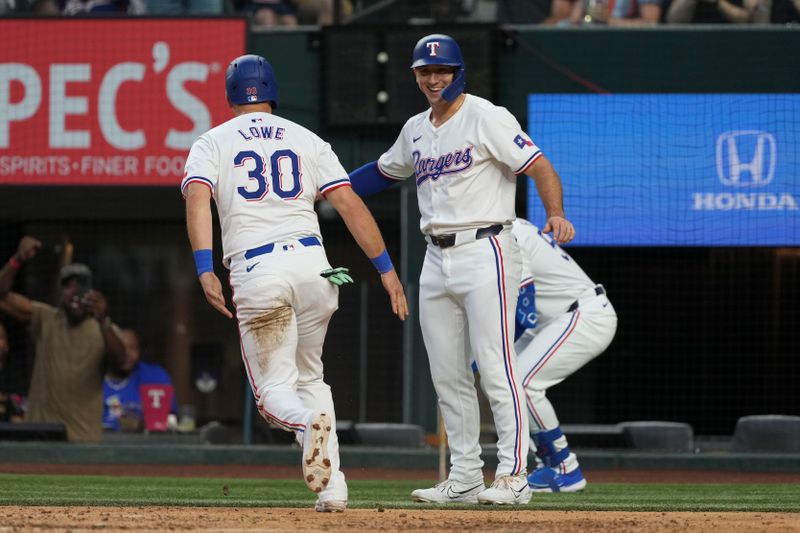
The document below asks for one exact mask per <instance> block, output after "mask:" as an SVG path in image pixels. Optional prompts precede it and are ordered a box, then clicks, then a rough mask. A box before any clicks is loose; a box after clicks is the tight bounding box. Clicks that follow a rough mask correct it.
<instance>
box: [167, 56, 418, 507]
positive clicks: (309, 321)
mask: <svg viewBox="0 0 800 533" xmlns="http://www.w3.org/2000/svg"><path fill="white" fill-rule="evenodd" d="M225 90H226V91H225V92H226V96H227V99H228V102H229V104H230V106H231V110H232V111H233V114H234V115H235V116H234V118H232V119H231V120H229V121H228V122H225V123H224V124H222V125H220V126H217V127H216V128H213V129H211V130H210V131H208V132H206V133H205V134H203V135H202V136H201V137H200V138H198V139H197V140H196V141H195V143H194V144H193V145H192V148H191V151H190V152H189V157H188V160H187V162H186V172H185V177H184V179H183V181H182V183H181V190H182V192H183V194H184V197H185V198H186V220H187V229H188V234H189V241H190V242H191V245H192V250H194V256H195V263H196V267H197V275H198V277H199V281H200V284H201V285H202V288H203V292H204V293H205V297H206V300H208V302H209V303H210V304H211V305H212V306H213V307H214V308H215V309H216V310H217V311H219V312H220V313H222V314H223V315H225V316H227V317H228V318H231V317H232V314H231V312H230V311H229V310H228V308H227V306H226V302H225V297H224V296H223V294H222V288H221V284H220V281H219V279H218V278H217V276H216V275H215V274H214V270H213V266H212V253H211V246H212V230H211V226H212V216H211V206H210V201H211V199H212V198H213V199H214V201H215V202H216V205H217V211H218V214H219V219H220V224H221V226H222V248H223V263H224V265H225V266H226V267H227V268H228V269H229V270H230V283H231V286H232V288H233V304H234V306H235V309H236V318H237V319H238V323H239V334H240V336H241V347H242V359H243V360H244V364H245V369H246V371H247V375H248V377H249V380H250V385H251V387H252V389H253V394H254V396H255V400H256V404H257V406H258V410H259V412H260V413H261V415H262V416H263V417H264V418H265V419H266V420H268V421H269V422H272V423H274V424H276V425H277V426H279V427H281V428H283V429H285V430H287V431H293V432H294V433H295V435H296V438H297V440H298V442H299V443H300V444H301V445H302V447H303V461H302V466H303V477H304V479H305V481H306V484H307V485H308V487H309V488H310V489H311V490H313V491H314V492H316V493H317V494H318V499H317V501H316V504H315V508H316V510H317V511H343V510H344V509H345V507H346V505H347V485H346V483H345V477H344V474H342V472H341V471H340V470H339V452H338V441H337V439H336V431H335V430H334V428H335V415H334V409H333V399H332V397H331V391H330V387H329V386H328V385H327V384H326V383H325V382H324V381H323V372H322V360H321V358H322V345H323V341H324V340H325V332H326V330H327V328H328V322H329V320H330V318H331V315H332V314H333V312H334V311H335V310H336V309H337V305H338V303H337V301H338V294H339V291H338V285H340V284H342V283H347V282H350V281H352V280H351V279H350V278H349V276H347V273H346V269H341V268H339V269H331V265H330V264H329V263H328V259H327V258H326V255H325V250H324V249H323V247H322V236H321V233H320V228H319V221H318V219H317V216H316V214H315V212H314V201H315V200H316V199H317V197H318V196H320V195H321V196H324V197H325V198H326V199H327V200H328V201H329V202H330V203H331V205H333V207H334V208H336V210H337V211H338V212H339V214H340V215H341V216H342V218H343V219H344V221H345V223H346V224H347V227H348V228H349V230H350V232H351V233H352V234H353V237H354V238H355V240H356V241H357V242H358V244H359V246H360V247H361V249H362V250H363V251H364V253H366V254H367V255H368V256H369V257H370V258H372V262H373V264H374V265H375V267H376V268H377V270H378V272H379V273H380V276H381V281H382V283H383V286H384V288H385V289H386V292H388V293H389V298H390V300H391V305H392V311H394V313H395V314H397V316H398V317H400V319H401V320H402V319H405V317H406V315H407V313H408V307H407V304H406V298H405V295H404V293H403V288H402V285H401V284H400V280H399V279H398V277H397V274H396V272H395V270H394V267H393V265H392V261H391V259H390V258H389V255H388V254H387V252H386V247H385V245H384V242H383V238H382V237H381V234H380V232H379V230H378V227H377V225H376V224H375V220H374V219H373V218H372V215H371V214H370V212H369V211H368V210H367V208H366V206H365V205H364V203H363V202H362V201H361V199H360V198H359V197H358V196H356V194H354V193H353V191H352V189H351V187H350V180H349V179H348V177H347V173H346V172H345V170H344V169H343V168H342V166H341V164H340V163H339V160H338V159H337V157H336V155H335V154H334V153H333V151H332V150H331V148H330V145H328V144H327V143H325V142H323V141H322V140H321V139H320V138H319V137H317V136H316V135H315V134H313V133H312V132H310V131H308V130H307V129H305V128H303V127H302V126H300V125H298V124H295V123H293V122H291V121H289V120H286V119H284V118H281V117H278V116H275V115H273V114H272V111H273V110H274V109H275V108H276V107H277V105H278V85H277V80H276V79H275V75H274V73H273V70H272V66H271V65H270V64H269V63H268V62H267V61H266V59H264V58H263V57H260V56H255V55H245V56H241V57H238V58H236V59H234V60H233V61H232V62H231V64H230V65H229V66H228V71H227V75H226V80H225Z"/></svg>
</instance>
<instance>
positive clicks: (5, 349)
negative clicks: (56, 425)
mask: <svg viewBox="0 0 800 533" xmlns="http://www.w3.org/2000/svg"><path fill="white" fill-rule="evenodd" d="M10 350H11V348H10V346H9V344H8V331H6V327H5V325H4V324H3V323H2V322H0V422H21V421H22V415H23V409H24V404H25V398H24V397H23V396H22V395H21V394H19V393H18V392H16V391H15V389H16V388H17V387H15V386H14V384H13V383H12V379H11V377H10V376H9V372H8V369H7V367H6V363H7V362H8V353H9V351H10Z"/></svg>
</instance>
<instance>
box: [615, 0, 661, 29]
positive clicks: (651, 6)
mask: <svg viewBox="0 0 800 533" xmlns="http://www.w3.org/2000/svg"><path fill="white" fill-rule="evenodd" d="M661 2H662V0H616V2H615V4H614V10H613V11H612V12H611V18H610V19H609V21H608V23H609V25H611V26H654V25H656V24H658V23H659V22H661V15H662V12H663V8H662V6H661Z"/></svg>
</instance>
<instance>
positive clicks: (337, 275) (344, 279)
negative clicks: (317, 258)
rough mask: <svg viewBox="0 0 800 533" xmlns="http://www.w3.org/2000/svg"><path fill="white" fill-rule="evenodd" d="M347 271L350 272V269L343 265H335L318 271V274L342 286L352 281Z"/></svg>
mask: <svg viewBox="0 0 800 533" xmlns="http://www.w3.org/2000/svg"><path fill="white" fill-rule="evenodd" d="M348 272H350V270H349V269H347V268H345V267H337V268H329V269H327V270H323V271H322V272H320V273H319V275H320V276H322V277H323V278H325V279H327V280H328V281H330V282H331V283H333V284H334V285H338V286H342V285H346V284H348V283H353V278H351V277H350V275H349V274H348Z"/></svg>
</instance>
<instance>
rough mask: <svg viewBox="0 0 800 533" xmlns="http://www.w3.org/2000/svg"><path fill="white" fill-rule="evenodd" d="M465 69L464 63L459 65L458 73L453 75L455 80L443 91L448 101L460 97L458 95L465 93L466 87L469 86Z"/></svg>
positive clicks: (443, 96) (443, 95)
mask: <svg viewBox="0 0 800 533" xmlns="http://www.w3.org/2000/svg"><path fill="white" fill-rule="evenodd" d="M465 70H466V69H465V68H464V66H463V65H462V66H460V67H458V70H456V75H455V76H453V81H452V82H451V83H450V85H448V86H447V87H445V88H444V90H443V91H442V98H444V100H445V101H446V102H452V101H454V100H455V99H456V98H458V95H460V94H461V93H463V92H464V89H466V88H467V80H466V78H465V77H464V71H465Z"/></svg>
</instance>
